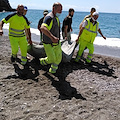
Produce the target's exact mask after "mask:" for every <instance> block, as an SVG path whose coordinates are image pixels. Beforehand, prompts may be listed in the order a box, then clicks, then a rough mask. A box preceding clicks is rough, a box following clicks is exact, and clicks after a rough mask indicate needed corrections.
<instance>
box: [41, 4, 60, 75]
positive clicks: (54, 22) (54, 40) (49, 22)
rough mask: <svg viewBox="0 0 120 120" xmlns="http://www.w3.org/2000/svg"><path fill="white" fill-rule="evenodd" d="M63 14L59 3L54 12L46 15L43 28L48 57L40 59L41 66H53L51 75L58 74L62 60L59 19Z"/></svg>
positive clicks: (50, 70) (54, 6)
mask: <svg viewBox="0 0 120 120" xmlns="http://www.w3.org/2000/svg"><path fill="white" fill-rule="evenodd" d="M61 13H62V5H61V4H60V3H59V2H57V3H54V4H53V7H52V12H50V13H49V14H47V15H46V17H45V20H44V22H43V23H42V26H41V31H42V32H43V45H44V49H45V52H46V55H47V57H45V58H41V59H40V64H41V65H47V64H51V67H50V69H49V72H50V73H56V70H57V69H58V65H59V63H60V62H61V59H62V50H61V43H60V41H59V40H60V22H59V19H58V17H59V16H60V14H61Z"/></svg>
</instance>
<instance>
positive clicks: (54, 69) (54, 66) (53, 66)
mask: <svg viewBox="0 0 120 120" xmlns="http://www.w3.org/2000/svg"><path fill="white" fill-rule="evenodd" d="M57 69H58V65H57V64H55V63H53V64H51V68H50V69H49V72H50V73H56V70H57Z"/></svg>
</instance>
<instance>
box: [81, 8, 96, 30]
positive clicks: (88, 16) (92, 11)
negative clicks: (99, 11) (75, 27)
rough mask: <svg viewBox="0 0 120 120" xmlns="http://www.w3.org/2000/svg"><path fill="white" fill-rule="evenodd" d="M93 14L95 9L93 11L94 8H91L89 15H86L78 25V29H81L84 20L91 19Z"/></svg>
mask: <svg viewBox="0 0 120 120" xmlns="http://www.w3.org/2000/svg"><path fill="white" fill-rule="evenodd" d="M94 12H96V9H95V8H91V11H90V14H89V15H86V16H85V17H84V19H83V21H82V22H81V23H80V27H79V29H80V28H81V27H82V24H83V22H84V20H86V19H87V18H91V17H92V14H93V13H94Z"/></svg>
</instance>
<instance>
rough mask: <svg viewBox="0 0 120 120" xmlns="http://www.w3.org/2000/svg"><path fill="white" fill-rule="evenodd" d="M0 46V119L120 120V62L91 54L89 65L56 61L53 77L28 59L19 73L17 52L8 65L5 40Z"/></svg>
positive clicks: (0, 38)
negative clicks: (26, 65)
mask: <svg viewBox="0 0 120 120" xmlns="http://www.w3.org/2000/svg"><path fill="white" fill-rule="evenodd" d="M0 43H1V44H0V91H1V92H0V120H120V59H119V58H115V57H108V56H103V55H99V54H94V55H93V61H92V65H91V66H90V65H87V64H85V60H84V59H82V60H81V62H79V63H75V62H74V61H71V62H69V63H61V64H60V66H59V69H58V71H57V73H56V74H55V75H53V74H50V73H48V72H47V71H48V69H49V65H48V66H44V67H43V66H41V65H39V64H37V63H36V62H35V60H34V59H33V57H32V56H29V55H28V56H29V57H30V58H31V59H30V60H29V63H28V64H29V69H23V67H22V66H21V65H20V52H19V53H18V59H17V62H16V63H15V64H11V63H10V56H11V48H10V43H9V40H8V37H7V36H4V37H0ZM74 55H76V51H75V53H74ZM84 57H86V53H85V56H84ZM73 58H74V56H73Z"/></svg>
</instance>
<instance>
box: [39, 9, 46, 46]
mask: <svg viewBox="0 0 120 120" xmlns="http://www.w3.org/2000/svg"><path fill="white" fill-rule="evenodd" d="M47 14H48V10H44V12H43V15H44V16H43V17H42V18H41V19H40V20H39V22H38V30H39V31H40V45H42V39H43V33H42V31H41V30H40V27H41V25H42V23H43V20H44V18H45V16H46V15H47Z"/></svg>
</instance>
